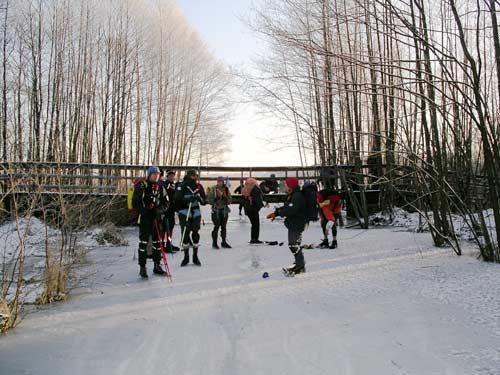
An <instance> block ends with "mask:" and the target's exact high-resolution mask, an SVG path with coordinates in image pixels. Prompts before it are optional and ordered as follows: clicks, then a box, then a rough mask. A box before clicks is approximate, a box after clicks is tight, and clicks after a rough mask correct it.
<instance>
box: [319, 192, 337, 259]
mask: <svg viewBox="0 0 500 375" xmlns="http://www.w3.org/2000/svg"><path fill="white" fill-rule="evenodd" d="M341 201H342V198H341V197H340V195H339V193H338V192H337V190H336V189H335V188H333V189H332V188H329V187H328V186H327V187H326V188H325V189H323V190H320V191H319V193H318V205H319V207H320V212H319V216H320V222H321V229H323V236H324V237H323V241H321V243H320V244H319V247H320V248H322V249H326V248H330V249H336V248H337V226H338V221H339V218H340V215H341V213H342V205H341ZM330 230H331V231H332V242H331V243H330V244H329V242H328V233H329V232H330Z"/></svg>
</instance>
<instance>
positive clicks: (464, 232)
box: [369, 207, 495, 240]
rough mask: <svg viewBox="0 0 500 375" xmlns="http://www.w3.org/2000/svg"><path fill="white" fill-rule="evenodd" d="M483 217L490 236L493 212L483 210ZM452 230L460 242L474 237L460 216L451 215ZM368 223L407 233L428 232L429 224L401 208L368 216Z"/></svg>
mask: <svg viewBox="0 0 500 375" xmlns="http://www.w3.org/2000/svg"><path fill="white" fill-rule="evenodd" d="M428 215H429V219H430V220H432V219H433V214H432V212H429V213H428ZM483 216H484V218H485V221H486V227H487V228H488V231H489V232H490V234H493V232H494V231H495V221H494V218H493V210H492V209H489V210H485V211H483ZM474 217H475V218H476V220H477V221H478V222H479V215H478V214H475V215H474ZM451 218H452V222H453V228H454V229H455V233H456V234H457V237H458V238H459V239H462V240H473V239H474V235H473V232H472V230H471V228H470V227H469V225H468V224H467V222H466V221H465V220H464V218H463V217H462V216H460V215H456V214H452V215H451ZM369 223H370V225H372V226H381V227H399V228H406V229H408V230H409V231H414V232H428V231H429V224H428V223H427V220H426V218H425V217H424V216H422V215H420V214H419V213H418V212H413V213H411V212H408V211H405V210H404V209H402V208H398V207H396V208H394V210H393V212H377V213H375V214H373V215H371V216H370V218H369Z"/></svg>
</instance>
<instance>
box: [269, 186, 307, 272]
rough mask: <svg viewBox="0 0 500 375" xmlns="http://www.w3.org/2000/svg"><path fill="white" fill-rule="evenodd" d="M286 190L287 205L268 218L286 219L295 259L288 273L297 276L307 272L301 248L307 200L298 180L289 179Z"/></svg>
mask: <svg viewBox="0 0 500 375" xmlns="http://www.w3.org/2000/svg"><path fill="white" fill-rule="evenodd" d="M285 188H286V190H287V193H288V198H287V201H286V203H285V205H284V206H282V207H278V208H276V210H275V211H274V212H273V213H270V214H269V215H267V218H268V219H271V220H274V219H275V218H276V217H277V216H281V217H285V226H286V228H287V229H288V247H289V248H290V251H291V252H292V254H293V256H294V258H295V263H294V265H293V266H292V267H289V268H287V269H286V271H287V272H288V274H292V275H296V274H299V273H303V272H306V268H305V264H306V263H305V260H304V254H303V253H302V249H301V247H300V243H301V242H302V233H303V232H304V229H305V227H306V200H305V198H304V195H303V194H302V192H301V190H300V186H299V179H298V178H296V177H289V178H287V179H286V180H285ZM284 270H285V269H284Z"/></svg>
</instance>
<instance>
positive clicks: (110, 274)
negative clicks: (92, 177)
mask: <svg viewBox="0 0 500 375" xmlns="http://www.w3.org/2000/svg"><path fill="white" fill-rule="evenodd" d="M269 211H270V209H265V210H263V211H262V216H264V215H265V214H266V213H268V212H269ZM231 215H232V216H231V220H230V223H229V242H230V243H231V244H232V245H233V247H234V248H233V249H230V250H212V249H211V248H210V247H209V246H210V235H209V233H210V231H211V229H212V228H211V227H212V226H211V224H210V222H209V221H210V219H209V215H208V213H207V212H205V215H204V217H205V220H206V225H205V226H203V228H202V244H203V248H202V249H201V250H200V252H201V255H200V259H201V261H202V263H203V266H202V267H201V268H198V267H196V266H192V265H190V266H188V267H185V268H182V269H181V268H180V267H179V263H180V261H181V258H182V255H181V254H177V255H174V256H169V262H170V268H171V270H172V273H173V283H169V282H168V281H167V280H166V278H160V277H154V276H153V275H150V279H149V280H148V281H142V280H140V279H139V276H138V266H137V261H136V260H134V254H135V252H136V248H137V242H138V241H137V228H126V229H125V230H124V232H125V235H126V238H127V239H128V241H129V243H130V246H124V247H108V246H97V245H95V246H93V247H92V249H91V251H90V252H89V254H88V255H87V258H88V259H89V260H91V261H92V262H93V264H92V265H91V266H89V269H88V270H86V272H88V273H93V272H92V271H95V276H94V277H92V278H91V279H88V280H86V283H87V285H84V286H82V287H81V288H80V289H79V290H77V291H75V292H73V295H72V297H71V298H70V300H69V301H68V302H65V303H61V304H57V305H53V306H49V307H48V308H46V309H44V310H43V311H39V312H37V313H35V314H31V315H29V316H28V317H26V319H25V320H24V321H23V322H22V324H21V326H20V327H18V328H17V329H15V330H13V331H10V332H9V333H8V334H7V335H6V336H4V337H2V338H1V339H0V374H2V375H3V374H5V375H15V374H37V375H38V374H51V375H62V374H71V375H77V374H85V375H87V374H107V375H108V374H134V375H135V374H144V375H146V374H175V375H180V374H183V375H186V374H204V375H207V374H217V375H220V374H227V375H236V374H251V375H256V374H275V375H281V374H285V375H291V374H300V375H304V374H335V375H341V374H356V375H362V374H367V375H379V374H380V375H387V374H416V375H428V374H436V375H442V374H450V375H451V374H453V375H457V374H464V375H465V374H467V375H471V374H477V375H486V374H488V375H493V374H495V375H498V374H500V345H499V344H500V266H499V265H493V264H486V263H484V262H481V261H478V260H477V259H476V257H475V254H474V253H473V249H471V248H469V251H468V252H467V255H464V256H462V257H457V256H455V255H454V254H453V253H452V251H451V250H450V249H437V248H434V247H433V246H432V240H431V238H430V235H429V234H428V233H423V234H417V233H412V232H409V231H407V230H401V228H375V229H370V230H360V229H341V230H340V232H339V248H338V249H336V250H318V249H315V250H306V251H305V256H306V262H307V265H306V267H307V273H306V274H303V275H299V276H297V277H295V278H285V277H284V276H283V275H282V273H281V267H282V266H283V265H286V264H289V263H291V261H292V256H291V254H290V252H289V250H288V248H287V247H286V246H282V247H279V246H266V245H249V244H248V240H249V236H250V224H249V223H248V221H243V222H240V220H239V218H238V213H237V209H236V208H235V209H234V210H233V212H232V214H231ZM261 224H262V231H261V239H263V240H277V241H286V231H285V228H284V226H283V223H282V222H280V221H276V222H274V223H269V222H267V221H265V220H264V219H262V220H261ZM174 237H175V238H177V239H178V238H179V228H178V227H176V233H175V236H174ZM320 238H321V235H320V229H319V225H318V224H314V225H312V226H311V227H310V228H309V229H308V230H307V231H306V233H305V234H304V241H303V242H304V243H311V242H315V243H317V242H318V241H319V240H320ZM90 244H92V242H89V245H90ZM469 246H471V245H469V244H465V246H464V247H465V248H466V249H467V248H468V247H469ZM151 268H152V267H151V265H149V270H150V274H151V273H152V272H151ZM265 271H267V272H268V273H269V274H270V277H269V278H267V279H263V278H262V274H263V272H265Z"/></svg>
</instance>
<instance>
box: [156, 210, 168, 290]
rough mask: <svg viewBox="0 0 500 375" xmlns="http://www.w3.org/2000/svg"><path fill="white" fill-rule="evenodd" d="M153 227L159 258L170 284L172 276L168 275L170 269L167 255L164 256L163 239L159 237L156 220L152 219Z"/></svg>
mask: <svg viewBox="0 0 500 375" xmlns="http://www.w3.org/2000/svg"><path fill="white" fill-rule="evenodd" d="M153 226H154V228H155V231H156V237H157V238H158V242H159V243H160V250H161V257H162V259H163V265H164V266H165V271H166V272H165V276H166V277H168V279H169V280H170V282H172V274H171V273H170V268H169V267H168V261H167V255H166V254H165V249H164V248H163V238H162V237H161V235H160V230H159V229H158V221H157V219H153Z"/></svg>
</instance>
